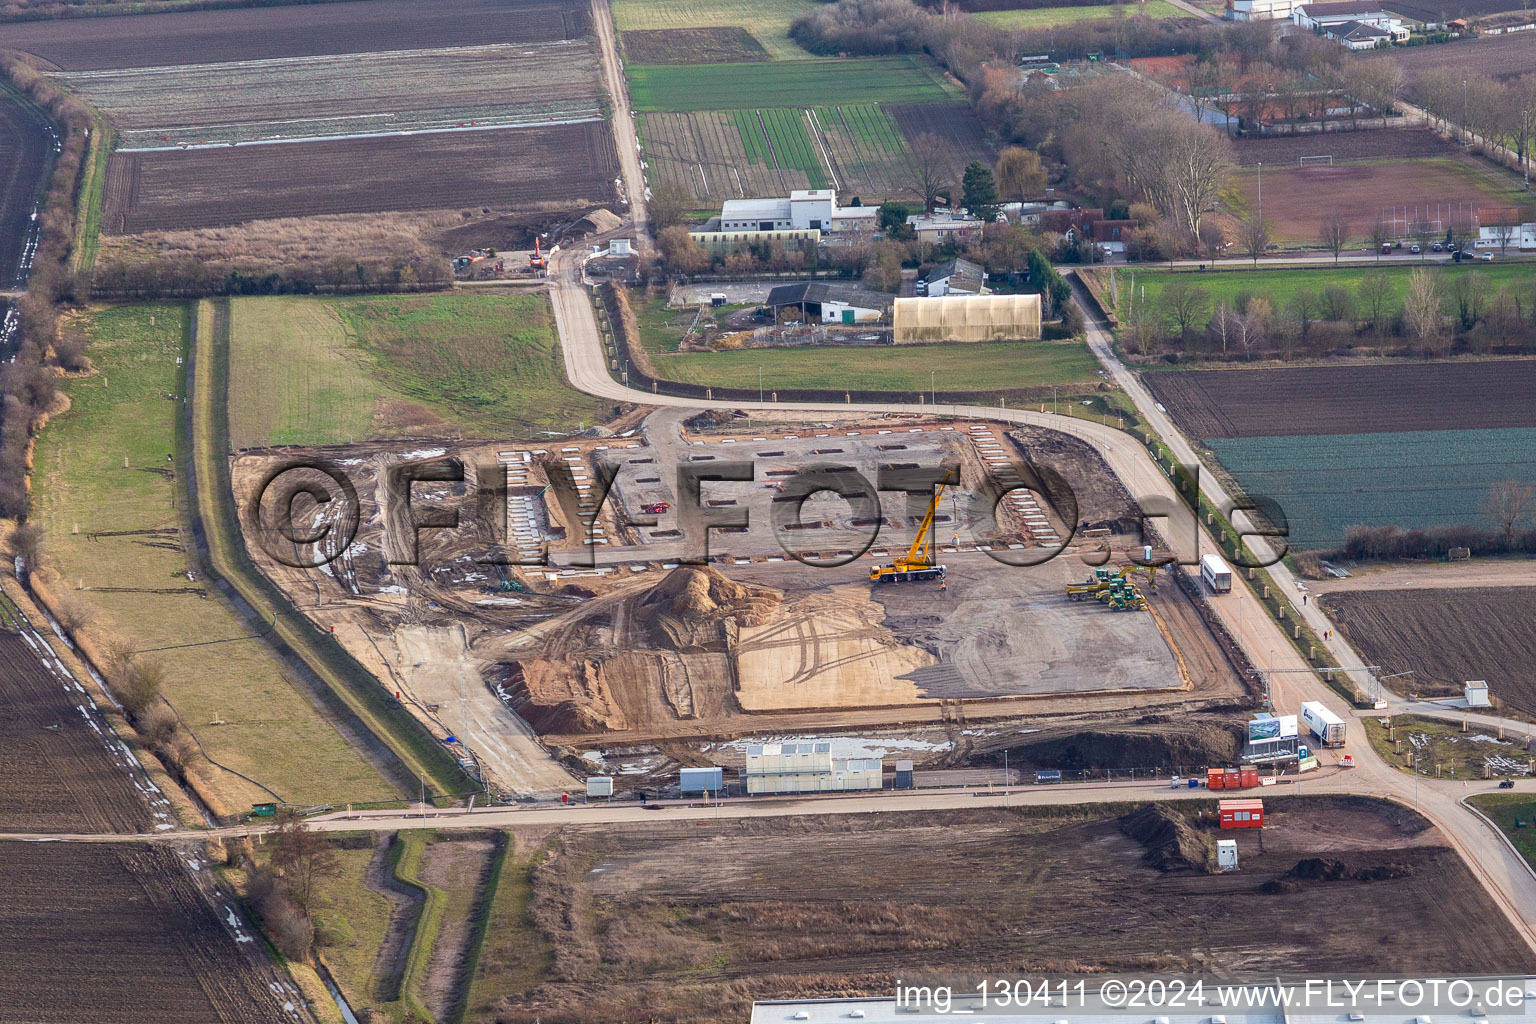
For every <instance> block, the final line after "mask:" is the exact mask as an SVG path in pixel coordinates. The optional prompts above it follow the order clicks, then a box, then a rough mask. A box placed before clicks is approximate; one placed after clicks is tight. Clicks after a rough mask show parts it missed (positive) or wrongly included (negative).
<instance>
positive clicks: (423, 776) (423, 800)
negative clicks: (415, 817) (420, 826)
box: [418, 775, 427, 818]
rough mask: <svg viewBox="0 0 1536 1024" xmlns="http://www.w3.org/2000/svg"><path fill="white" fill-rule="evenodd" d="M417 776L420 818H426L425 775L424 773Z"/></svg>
mask: <svg viewBox="0 0 1536 1024" xmlns="http://www.w3.org/2000/svg"><path fill="white" fill-rule="evenodd" d="M418 778H420V779H421V816H422V818H426V816H427V777H426V776H425V775H420V776H418Z"/></svg>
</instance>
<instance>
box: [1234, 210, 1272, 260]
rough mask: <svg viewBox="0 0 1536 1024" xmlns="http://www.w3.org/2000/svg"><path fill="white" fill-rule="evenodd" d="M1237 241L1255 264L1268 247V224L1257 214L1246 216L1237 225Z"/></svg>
mask: <svg viewBox="0 0 1536 1024" xmlns="http://www.w3.org/2000/svg"><path fill="white" fill-rule="evenodd" d="M1237 241H1238V244H1239V245H1241V246H1242V247H1243V252H1245V253H1247V254H1248V258H1249V259H1251V260H1252V261H1253V262H1254V265H1255V266H1257V265H1258V262H1259V257H1260V256H1262V255H1264V250H1266V249H1268V248H1269V224H1268V222H1266V221H1265V220H1264V219H1263V218H1262V217H1259V216H1258V215H1257V214H1255V215H1253V216H1251V217H1249V218H1247V219H1246V220H1244V221H1243V222H1242V223H1241V224H1239V225H1238V227H1237Z"/></svg>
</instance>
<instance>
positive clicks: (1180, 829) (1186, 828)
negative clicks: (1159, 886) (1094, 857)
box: [1120, 804, 1211, 871]
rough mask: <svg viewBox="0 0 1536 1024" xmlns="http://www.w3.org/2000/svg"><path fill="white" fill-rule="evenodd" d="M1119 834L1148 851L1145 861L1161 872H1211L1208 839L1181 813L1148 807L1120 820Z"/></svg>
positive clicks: (1163, 808)
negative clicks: (1121, 833) (1134, 841)
mask: <svg viewBox="0 0 1536 1024" xmlns="http://www.w3.org/2000/svg"><path fill="white" fill-rule="evenodd" d="M1120 831H1121V832H1124V833H1125V834H1126V835H1128V836H1130V837H1131V838H1132V839H1134V840H1136V841H1137V842H1138V843H1140V844H1141V845H1142V846H1144V847H1146V850H1147V852H1146V856H1145V858H1144V859H1145V860H1146V862H1147V863H1148V864H1151V865H1152V866H1153V867H1155V868H1157V869H1158V870H1159V871H1209V870H1210V863H1211V851H1210V847H1209V846H1207V845H1206V842H1205V837H1204V836H1202V835H1201V834H1200V832H1199V831H1198V830H1197V829H1196V828H1195V827H1194V826H1193V825H1191V824H1190V823H1189V819H1187V818H1185V817H1184V815H1182V814H1180V813H1179V812H1178V811H1174V810H1170V809H1169V808H1167V807H1164V806H1163V805H1161V804H1148V805H1147V806H1146V807H1143V808H1142V809H1141V810H1139V811H1133V812H1131V813H1130V814H1127V815H1126V816H1125V817H1123V818H1121V819H1120Z"/></svg>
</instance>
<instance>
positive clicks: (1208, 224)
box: [1199, 219, 1227, 260]
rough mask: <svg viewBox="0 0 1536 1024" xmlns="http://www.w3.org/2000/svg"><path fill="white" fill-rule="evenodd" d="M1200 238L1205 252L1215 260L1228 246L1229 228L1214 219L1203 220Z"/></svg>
mask: <svg viewBox="0 0 1536 1024" xmlns="http://www.w3.org/2000/svg"><path fill="white" fill-rule="evenodd" d="M1199 239H1200V246H1201V248H1203V249H1204V250H1205V254H1206V255H1207V256H1209V257H1210V258H1211V259H1213V260H1214V259H1216V258H1217V257H1218V256H1220V255H1221V253H1222V250H1223V249H1225V248H1226V247H1227V230H1226V228H1224V227H1222V226H1221V225H1220V224H1219V223H1217V222H1216V221H1214V220H1210V219H1207V220H1203V221H1201V222H1200V234H1199Z"/></svg>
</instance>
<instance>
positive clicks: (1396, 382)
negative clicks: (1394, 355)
mask: <svg viewBox="0 0 1536 1024" xmlns="http://www.w3.org/2000/svg"><path fill="white" fill-rule="evenodd" d="M1143 380H1144V381H1145V382H1146V384H1147V387H1148V388H1150V389H1151V391H1152V393H1153V394H1154V395H1155V396H1156V397H1157V400H1158V401H1160V402H1162V403H1163V404H1164V405H1165V406H1167V407H1168V410H1169V412H1171V413H1172V414H1173V417H1174V419H1175V420H1177V421H1178V423H1179V426H1180V427H1182V428H1183V430H1184V432H1185V433H1186V434H1188V435H1189V436H1190V437H1193V438H1207V437H1272V436H1277V435H1287V434H1367V433H1396V432H1399V431H1406V430H1453V429H1454V430H1471V429H1481V428H1488V429H1493V428H1503V427H1536V407H1533V405H1532V403H1531V402H1530V401H1529V400H1528V398H1527V396H1529V395H1530V394H1531V393H1532V392H1533V390H1536V360H1530V359H1508V360H1500V359H1494V360H1485V361H1484V360H1479V361H1465V362H1461V361H1458V362H1449V363H1399V364H1375V365H1369V366H1305V367H1295V368H1289V369H1256V370H1210V371H1203V370H1194V371H1187V372H1186V371H1176V372H1171V373H1148V374H1146V375H1144V377H1143Z"/></svg>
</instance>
